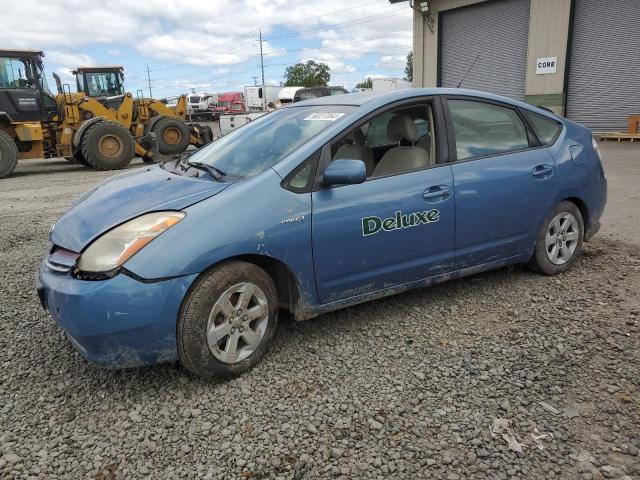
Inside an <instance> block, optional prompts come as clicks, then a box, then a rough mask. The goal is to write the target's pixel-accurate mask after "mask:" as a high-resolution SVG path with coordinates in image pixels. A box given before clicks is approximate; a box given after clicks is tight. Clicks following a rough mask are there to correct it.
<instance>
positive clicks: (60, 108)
mask: <svg viewBox="0 0 640 480" xmlns="http://www.w3.org/2000/svg"><path fill="white" fill-rule="evenodd" d="M43 57H44V53H43V52H41V51H39V50H9V49H4V50H3V49H0V178H3V177H6V176H8V175H9V174H10V173H11V172H12V171H13V169H14V168H15V166H16V162H17V160H19V159H28V158H42V157H44V158H51V157H66V158H69V157H73V158H74V159H76V160H77V161H79V162H81V163H83V164H84V165H86V166H89V167H93V168H96V169H99V170H112V169H118V168H122V167H124V166H125V165H127V164H128V163H129V162H130V161H131V159H132V158H133V157H134V155H135V154H138V155H140V156H142V157H143V159H145V160H146V161H153V158H154V154H155V155H156V156H158V154H159V153H162V152H160V151H159V148H158V145H157V143H158V142H155V143H156V145H155V148H153V149H151V146H153V145H154V141H153V139H154V138H155V139H157V138H158V137H160V138H161V140H162V141H165V142H166V143H167V145H168V147H167V148H163V150H164V151H166V152H167V153H179V151H178V150H179V148H182V150H181V151H184V149H186V148H187V146H188V144H189V143H190V142H191V141H193V142H194V143H196V144H204V143H205V141H203V140H202V139H201V138H202V137H201V136H200V135H199V132H195V133H196V135H192V132H189V130H188V127H187V126H186V125H185V124H184V122H182V121H181V120H180V118H179V114H180V113H179V109H176V110H172V109H169V108H168V107H167V106H166V105H164V104H162V103H161V102H155V101H153V100H151V99H141V98H139V99H137V100H135V101H134V99H133V97H132V95H131V94H130V93H129V94H121V95H120V97H121V98H120V99H119V100H118V101H117V102H114V103H113V104H112V105H110V104H109V102H108V101H105V103H103V102H102V101H101V100H100V99H97V98H92V97H90V96H88V95H86V93H85V92H84V91H80V92H79V93H72V92H71V91H70V88H69V86H68V85H65V86H64V87H63V86H62V85H61V82H60V79H59V78H58V77H57V76H56V75H55V74H54V78H56V83H57V87H58V94H57V95H55V96H54V95H53V94H52V93H51V91H50V90H49V87H48V85H47V81H46V77H45V75H44V69H43V65H42V59H43ZM183 105H184V111H183V113H182V115H184V113H186V103H183ZM177 115H178V116H177ZM185 130H186V133H185ZM194 130H195V129H194ZM185 137H187V142H186V145H185V142H184V138H185ZM205 137H206V135H205ZM183 145H184V146H183ZM172 149H173V150H175V152H172V151H171V150H172Z"/></svg>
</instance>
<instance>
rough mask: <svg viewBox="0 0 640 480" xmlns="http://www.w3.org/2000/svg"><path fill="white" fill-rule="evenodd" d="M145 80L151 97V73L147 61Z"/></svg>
mask: <svg viewBox="0 0 640 480" xmlns="http://www.w3.org/2000/svg"><path fill="white" fill-rule="evenodd" d="M147 82H148V83H149V98H153V93H151V74H150V73H149V64H148V63H147Z"/></svg>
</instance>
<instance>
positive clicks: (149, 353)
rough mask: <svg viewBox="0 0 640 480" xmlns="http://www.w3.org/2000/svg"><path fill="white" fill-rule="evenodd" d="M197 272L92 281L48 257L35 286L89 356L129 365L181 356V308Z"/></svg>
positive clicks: (102, 361) (101, 361) (103, 362)
mask: <svg viewBox="0 0 640 480" xmlns="http://www.w3.org/2000/svg"><path fill="white" fill-rule="evenodd" d="M196 276H197V274H193V275H187V276H184V277H178V278H172V279H168V280H162V281H157V282H148V283H146V282H141V281H138V280H136V279H133V278H131V277H129V276H127V275H124V274H119V275H116V276H115V277H113V278H110V279H107V280H99V281H88V280H79V279H77V278H74V277H73V276H72V275H71V273H69V272H67V273H62V272H56V271H53V270H51V269H50V268H48V267H47V265H46V263H45V262H43V264H42V265H41V267H40V270H39V272H38V276H37V279H36V289H37V292H38V297H39V298H40V301H41V302H42V304H43V307H45V308H46V309H47V310H48V311H49V313H50V314H51V317H52V318H53V320H54V321H55V322H56V323H57V324H58V325H59V326H60V327H62V329H63V330H64V331H65V332H66V334H67V336H68V338H69V340H70V341H71V343H72V344H73V346H74V347H75V348H76V349H77V350H78V351H79V352H80V353H81V354H82V355H83V356H84V357H85V358H86V359H88V360H90V361H91V362H94V363H97V364H100V365H103V366H106V367H110V368H128V367H138V366H143V365H153V364H156V363H162V362H171V361H175V360H177V359H178V351H177V345H176V321H177V318H178V311H179V309H180V305H181V303H182V299H183V298H184V296H185V294H186V292H187V289H188V288H189V286H190V285H191V283H192V282H193V280H194V279H195V278H196Z"/></svg>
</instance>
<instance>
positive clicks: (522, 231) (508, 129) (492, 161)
mask: <svg viewBox="0 0 640 480" xmlns="http://www.w3.org/2000/svg"><path fill="white" fill-rule="evenodd" d="M445 107H446V108H445V111H446V114H447V129H448V132H449V135H450V136H449V143H450V145H451V146H452V150H453V151H452V152H451V156H452V158H453V160H454V161H453V163H452V170H453V181H454V186H455V203H456V240H455V250H456V268H457V269H459V268H465V267H470V266H473V265H480V264H484V263H489V262H492V261H499V260H502V259H506V258H510V257H514V256H517V255H520V254H523V253H525V252H527V250H528V249H529V248H530V247H531V245H530V243H531V238H532V235H534V234H535V229H536V228H537V225H538V223H539V221H540V220H541V217H542V215H543V214H544V212H545V211H546V210H547V208H548V206H549V203H550V201H551V198H552V197H553V194H554V192H555V189H556V185H557V175H556V168H555V162H554V159H553V157H552V156H551V154H550V153H549V152H548V151H547V148H546V147H543V146H540V144H539V142H538V140H537V139H536V138H535V136H534V135H533V134H532V132H531V131H529V129H528V127H527V125H526V123H525V121H524V119H523V118H522V116H521V114H520V112H518V110H517V109H516V108H514V107H511V106H509V105H506V104H501V103H499V102H492V101H485V100H481V99H478V98H475V97H457V96H456V97H454V96H450V97H448V99H447V100H446V101H445Z"/></svg>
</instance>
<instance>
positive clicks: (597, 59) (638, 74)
mask: <svg viewBox="0 0 640 480" xmlns="http://www.w3.org/2000/svg"><path fill="white" fill-rule="evenodd" d="M631 113H640V1H638V0H614V1H610V2H603V1H602V0H576V2H575V10H574V17H573V33H572V36H571V47H570V50H569V82H568V89H567V103H566V116H567V117H568V118H570V119H571V120H574V121H576V122H579V123H582V124H584V125H586V126H588V127H589V128H591V129H593V130H597V131H607V130H617V131H620V130H621V131H626V129H627V120H626V116H627V115H629V114H631Z"/></svg>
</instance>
